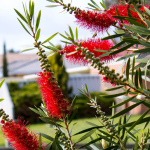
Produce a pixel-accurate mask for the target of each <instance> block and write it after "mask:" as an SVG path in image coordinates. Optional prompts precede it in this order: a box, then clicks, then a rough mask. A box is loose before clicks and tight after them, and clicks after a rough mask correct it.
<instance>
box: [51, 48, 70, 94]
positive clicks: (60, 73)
mask: <svg viewBox="0 0 150 150" xmlns="http://www.w3.org/2000/svg"><path fill="white" fill-rule="evenodd" d="M56 47H57V48H58V49H59V50H61V49H62V48H61V46H60V45H57V46H56ZM48 59H49V63H50V64H51V68H52V71H53V72H54V77H55V78H56V79H57V81H58V84H59V85H60V87H61V89H62V91H63V93H64V94H65V95H66V96H67V95H68V94H70V93H71V91H72V89H71V88H68V73H67V72H66V68H65V66H64V65H63V58H62V56H61V55H60V54H59V53H55V54H53V55H52V56H50V57H49V58H48Z"/></svg>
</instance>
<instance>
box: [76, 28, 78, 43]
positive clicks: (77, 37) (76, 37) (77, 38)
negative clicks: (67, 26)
mask: <svg viewBox="0 0 150 150" xmlns="http://www.w3.org/2000/svg"><path fill="white" fill-rule="evenodd" d="M76 41H78V28H77V27H76Z"/></svg>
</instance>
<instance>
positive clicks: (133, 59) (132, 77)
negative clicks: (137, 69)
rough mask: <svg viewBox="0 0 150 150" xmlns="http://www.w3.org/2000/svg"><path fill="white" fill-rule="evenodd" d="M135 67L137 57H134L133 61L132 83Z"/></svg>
mask: <svg viewBox="0 0 150 150" xmlns="http://www.w3.org/2000/svg"><path fill="white" fill-rule="evenodd" d="M134 66H135V56H134V57H133V61H132V81H133V75H134Z"/></svg>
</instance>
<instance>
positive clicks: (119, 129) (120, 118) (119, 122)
mask: <svg viewBox="0 0 150 150" xmlns="http://www.w3.org/2000/svg"><path fill="white" fill-rule="evenodd" d="M121 120H122V117H119V121H118V135H120V131H121V128H120V125H121Z"/></svg>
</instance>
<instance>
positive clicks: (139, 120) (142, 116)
mask: <svg viewBox="0 0 150 150" xmlns="http://www.w3.org/2000/svg"><path fill="white" fill-rule="evenodd" d="M149 111H150V108H149V109H148V110H147V111H146V112H144V114H142V115H141V116H140V118H139V119H138V120H137V121H136V122H135V123H134V124H133V125H132V126H131V127H130V128H129V129H128V131H131V130H132V129H133V128H134V127H135V126H136V125H137V124H138V123H139V122H141V121H142V120H143V118H144V117H145V116H146V115H147V113H148V112H149Z"/></svg>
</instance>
